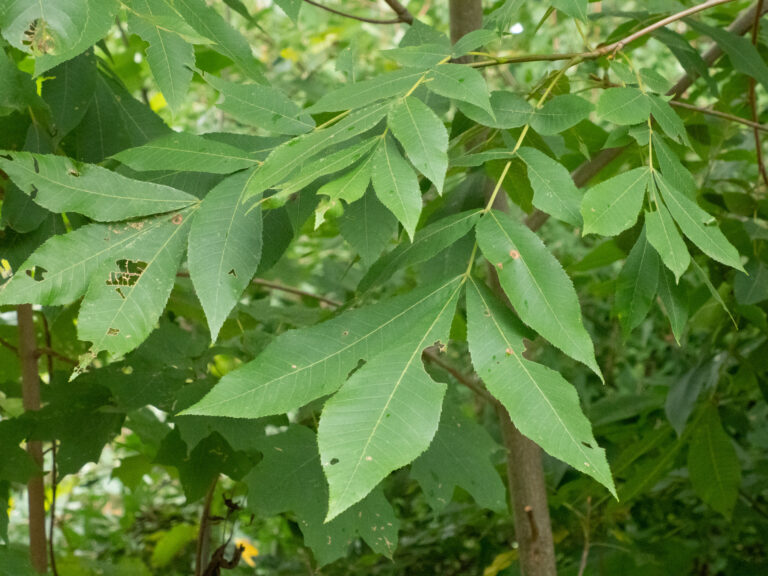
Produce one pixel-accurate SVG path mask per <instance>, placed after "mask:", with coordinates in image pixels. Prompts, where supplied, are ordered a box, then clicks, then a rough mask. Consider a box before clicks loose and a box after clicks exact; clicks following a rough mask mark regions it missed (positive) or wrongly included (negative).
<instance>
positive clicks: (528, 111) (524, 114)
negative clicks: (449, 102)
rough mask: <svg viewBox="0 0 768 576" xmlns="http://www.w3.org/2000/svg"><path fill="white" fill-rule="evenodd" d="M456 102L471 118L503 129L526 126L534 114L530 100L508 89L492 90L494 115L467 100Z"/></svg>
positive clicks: (485, 124)
mask: <svg viewBox="0 0 768 576" xmlns="http://www.w3.org/2000/svg"><path fill="white" fill-rule="evenodd" d="M456 104H457V105H458V107H459V110H461V111H462V112H463V113H464V114H465V115H466V116H467V117H468V118H470V119H471V120H474V121H475V122H477V123H478V124H482V125H483V126H489V127H491V128H499V129H501V130H506V129H509V128H519V127H521V126H525V125H526V124H528V122H529V121H530V120H531V116H532V115H533V107H532V106H531V105H530V104H529V103H528V101H527V100H526V99H525V98H523V97H522V96H520V95H519V94H515V93H514V92H509V91H508V90H496V91H494V92H491V109H492V110H493V115H490V114H489V113H488V112H487V111H486V110H484V109H483V108H479V107H477V106H474V105H473V104H469V103H467V102H462V101H459V102H457V103H456Z"/></svg>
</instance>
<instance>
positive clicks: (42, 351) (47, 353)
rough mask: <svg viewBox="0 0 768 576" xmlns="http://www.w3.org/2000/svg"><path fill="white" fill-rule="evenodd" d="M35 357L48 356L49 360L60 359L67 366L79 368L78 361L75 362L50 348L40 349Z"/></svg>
mask: <svg viewBox="0 0 768 576" xmlns="http://www.w3.org/2000/svg"><path fill="white" fill-rule="evenodd" d="M35 356H36V357H38V358H39V357H40V356H48V357H49V358H58V359H59V360H61V361H62V362H66V363H67V364H71V365H72V366H77V360H74V359H72V358H70V357H69V356H65V355H64V354H62V353H61V352H56V350H54V349H52V348H51V347H50V346H45V347H40V348H38V349H37V350H35ZM50 374H53V372H50Z"/></svg>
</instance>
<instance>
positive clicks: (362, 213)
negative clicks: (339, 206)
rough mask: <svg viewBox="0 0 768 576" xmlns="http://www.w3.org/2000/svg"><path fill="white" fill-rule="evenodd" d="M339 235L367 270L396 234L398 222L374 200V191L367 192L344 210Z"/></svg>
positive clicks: (340, 220)
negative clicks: (358, 255)
mask: <svg viewBox="0 0 768 576" xmlns="http://www.w3.org/2000/svg"><path fill="white" fill-rule="evenodd" d="M366 186H367V183H366ZM321 191H322V188H321ZM339 231H340V232H341V235H342V236H344V239H345V240H346V241H347V242H348V243H349V244H350V246H352V247H353V248H354V249H355V250H357V253H358V254H360V257H361V258H362V259H363V262H364V263H365V264H366V265H368V266H370V265H371V264H373V263H374V262H375V261H376V259H377V258H378V257H379V256H380V255H381V253H382V252H383V251H384V249H385V248H386V247H387V245H388V244H389V243H390V242H391V241H392V238H393V237H394V235H395V232H397V218H395V217H394V215H393V214H392V212H390V211H389V210H387V208H386V207H385V206H384V205H383V204H382V203H381V202H379V201H378V200H377V198H376V194H375V193H374V192H373V190H368V191H367V192H366V193H365V194H364V195H363V197H362V198H360V199H359V200H356V201H355V202H353V203H352V204H350V205H349V206H347V207H346V208H345V209H344V214H343V215H342V217H341V218H340V219H339Z"/></svg>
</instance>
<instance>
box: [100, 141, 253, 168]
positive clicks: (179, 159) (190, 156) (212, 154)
mask: <svg viewBox="0 0 768 576" xmlns="http://www.w3.org/2000/svg"><path fill="white" fill-rule="evenodd" d="M112 157H113V158H114V159H115V160H119V161H120V162H122V163H123V164H125V165H126V166H128V167H130V168H132V169H133V170H138V171H140V172H141V171H150V170H176V171H181V172H185V171H186V172H210V173H212V174H231V173H232V172H236V171H238V170H242V169H243V168H252V167H254V166H256V164H257V162H256V160H254V159H253V158H251V156H250V155H249V154H248V153H247V152H245V151H244V150H242V149H240V148H236V147H235V146H230V145H229V144H224V143H223V142H215V141H213V140H208V139H206V138H203V137H202V136H197V135H195V134H189V133H187V132H174V133H173V134H168V135H167V136H162V137H160V138H158V139H156V140H152V141H151V142H148V143H147V144H144V145H143V146H139V147H137V148H129V149H128V150H123V151H122V152H118V153H117V154H115V155H114V156H112Z"/></svg>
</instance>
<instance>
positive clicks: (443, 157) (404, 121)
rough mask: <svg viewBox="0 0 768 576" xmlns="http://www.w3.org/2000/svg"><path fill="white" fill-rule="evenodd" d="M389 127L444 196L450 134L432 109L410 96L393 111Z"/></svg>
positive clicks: (421, 170) (422, 171)
mask: <svg viewBox="0 0 768 576" xmlns="http://www.w3.org/2000/svg"><path fill="white" fill-rule="evenodd" d="M389 127H390V128H391V129H392V132H393V133H394V135H395V137H396V138H397V139H398V141H399V142H400V144H402V145H403V149H404V150H405V153H406V154H407V155H408V158H409V159H410V161H411V163H412V164H413V165H414V166H415V167H416V168H417V169H418V170H419V172H421V173H422V174H424V176H426V177H427V178H428V179H429V180H430V181H431V182H432V184H434V185H435V188H437V193H438V194H442V193H443V182H444V181H445V172H446V170H447V169H448V131H447V130H446V129H445V126H443V123H442V122H441V121H440V118H438V117H437V115H436V114H435V113H434V112H433V111H432V109H431V108H430V107H429V106H427V105H426V104H424V103H423V102H422V101H421V100H419V99H418V98H416V97H415V96H409V97H408V98H405V99H403V100H402V102H400V103H399V104H397V105H396V106H395V107H394V108H392V110H391V111H390V112H389Z"/></svg>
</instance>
